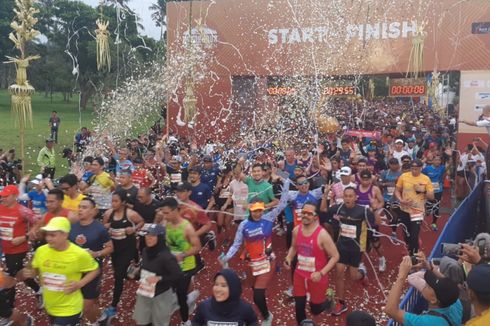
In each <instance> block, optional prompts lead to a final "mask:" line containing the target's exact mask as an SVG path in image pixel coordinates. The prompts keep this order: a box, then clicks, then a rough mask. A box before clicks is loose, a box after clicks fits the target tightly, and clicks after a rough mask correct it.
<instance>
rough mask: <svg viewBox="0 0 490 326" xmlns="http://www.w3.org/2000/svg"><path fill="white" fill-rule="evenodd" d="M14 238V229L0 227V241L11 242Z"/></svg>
mask: <svg viewBox="0 0 490 326" xmlns="http://www.w3.org/2000/svg"><path fill="white" fill-rule="evenodd" d="M13 238H14V229H13V228H11V227H3V226H2V227H0V239H2V240H5V241H12V239H13Z"/></svg>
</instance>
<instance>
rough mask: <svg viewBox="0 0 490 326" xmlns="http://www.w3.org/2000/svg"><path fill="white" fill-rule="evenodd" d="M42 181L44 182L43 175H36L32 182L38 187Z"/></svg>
mask: <svg viewBox="0 0 490 326" xmlns="http://www.w3.org/2000/svg"><path fill="white" fill-rule="evenodd" d="M41 181H43V175H42V174H38V175H36V177H35V178H34V179H32V180H31V183H32V184H35V185H38V184H40V183H41Z"/></svg>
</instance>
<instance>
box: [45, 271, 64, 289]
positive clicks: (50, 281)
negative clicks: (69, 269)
mask: <svg viewBox="0 0 490 326" xmlns="http://www.w3.org/2000/svg"><path fill="white" fill-rule="evenodd" d="M42 279H43V288H45V289H46V290H49V291H53V292H63V291H64V290H65V284H66V275H62V274H55V273H43V275H42Z"/></svg>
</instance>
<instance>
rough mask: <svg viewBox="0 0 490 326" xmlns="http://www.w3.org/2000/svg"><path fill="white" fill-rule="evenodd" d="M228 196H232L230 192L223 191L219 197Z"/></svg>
mask: <svg viewBox="0 0 490 326" xmlns="http://www.w3.org/2000/svg"><path fill="white" fill-rule="evenodd" d="M228 197H230V192H229V191H223V192H221V194H220V195H219V198H228Z"/></svg>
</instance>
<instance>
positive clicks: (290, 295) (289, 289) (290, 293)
mask: <svg viewBox="0 0 490 326" xmlns="http://www.w3.org/2000/svg"><path fill="white" fill-rule="evenodd" d="M284 294H285V295H286V296H287V297H289V298H292V297H293V287H292V286H290V287H288V289H287V290H286V291H284Z"/></svg>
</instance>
